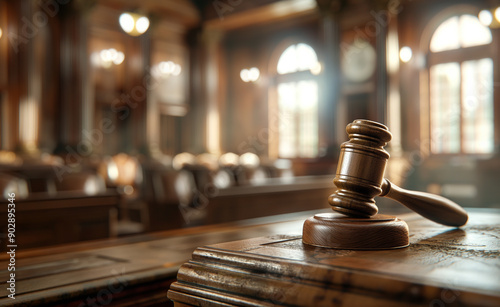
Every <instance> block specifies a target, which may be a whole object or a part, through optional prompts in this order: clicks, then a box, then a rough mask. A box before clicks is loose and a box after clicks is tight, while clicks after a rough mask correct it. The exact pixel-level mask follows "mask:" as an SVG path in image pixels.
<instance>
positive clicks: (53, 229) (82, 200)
mask: <svg viewBox="0 0 500 307" xmlns="http://www.w3.org/2000/svg"><path fill="white" fill-rule="evenodd" d="M13 202H14V204H15V226H16V227H15V236H16V243H17V244H19V245H20V246H22V248H25V249H26V248H34V247H41V246H49V245H57V244H64V243H72V242H79V241H84V240H96V239H104V238H109V237H113V236H115V229H116V223H117V214H116V210H117V207H118V202H119V196H118V194H116V193H114V192H112V191H107V192H105V193H99V194H95V195H87V194H85V193H83V192H73V191H71V192H70V191H60V192H57V193H56V194H53V195H49V194H47V193H34V194H31V195H30V196H29V197H28V198H25V199H14V201H13ZM8 204H9V201H8V199H6V198H5V199H2V200H0V220H1V221H2V222H1V223H0V236H1V237H0V239H1V240H2V241H4V240H5V239H6V238H7V232H8V229H7V226H8V225H7V223H6V222H7V217H8V212H7V211H8V208H10V207H8ZM6 249H7V247H6V245H5V244H2V245H0V251H4V250H6Z"/></svg>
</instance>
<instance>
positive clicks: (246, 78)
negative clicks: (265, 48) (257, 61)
mask: <svg viewBox="0 0 500 307" xmlns="http://www.w3.org/2000/svg"><path fill="white" fill-rule="evenodd" d="M259 77H260V71H259V69H258V68H257V67H252V68H249V69H246V68H245V69H242V70H241V71H240V78H241V80H243V82H255V81H257V80H258V79H259Z"/></svg>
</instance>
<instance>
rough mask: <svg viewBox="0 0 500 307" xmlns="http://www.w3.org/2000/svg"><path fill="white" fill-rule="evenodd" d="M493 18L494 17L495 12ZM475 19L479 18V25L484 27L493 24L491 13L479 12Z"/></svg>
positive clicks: (486, 11)
mask: <svg viewBox="0 0 500 307" xmlns="http://www.w3.org/2000/svg"><path fill="white" fill-rule="evenodd" d="M495 16H496V11H495ZM477 17H478V18H479V21H480V22H481V24H483V25H484V26H489V25H491V23H492V22H493V15H491V12H490V11H488V10H482V11H481V12H479V14H478V15H477Z"/></svg>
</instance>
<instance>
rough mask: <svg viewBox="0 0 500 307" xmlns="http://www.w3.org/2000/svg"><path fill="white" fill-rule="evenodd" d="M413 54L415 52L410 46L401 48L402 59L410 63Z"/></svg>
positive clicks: (400, 55)
mask: <svg viewBox="0 0 500 307" xmlns="http://www.w3.org/2000/svg"><path fill="white" fill-rule="evenodd" d="M412 56H413V52H412V51H411V48H410V47H408V46H404V47H402V48H401V50H399V58H400V59H401V61H402V62H404V63H408V62H409V61H410V60H411V58H412Z"/></svg>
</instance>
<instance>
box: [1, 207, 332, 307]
mask: <svg viewBox="0 0 500 307" xmlns="http://www.w3.org/2000/svg"><path fill="white" fill-rule="evenodd" d="M328 211H331V210H330V209H328ZM318 212H320V211H318V210H314V211H306V212H299V213H292V214H283V215H279V216H270V217H264V218H257V219H250V220H244V221H238V222H232V223H225V224H219V225H212V226H202V227H193V228H184V229H178V230H169V231H163V232H155V233H148V234H144V235H140V236H132V237H126V238H117V239H108V240H99V241H90V242H83V243H76V244H65V245H58V246H53V247H50V248H39V249H25V248H23V246H22V245H21V244H19V245H18V248H17V250H16V272H15V273H16V299H15V300H12V299H9V298H7V295H8V294H9V292H8V291H7V289H6V288H7V287H0V306H95V305H92V304H93V303H92V302H94V303H95V304H97V306H168V305H169V302H170V300H169V299H168V298H167V296H166V292H167V290H168V288H169V286H170V284H171V283H172V282H173V281H175V277H176V275H177V271H178V269H179V267H180V266H181V265H182V264H183V263H185V262H186V261H188V260H189V259H190V257H191V254H192V252H193V250H194V249H195V248H196V247H198V246H202V245H207V244H215V243H220V242H227V241H233V240H241V239H245V238H252V237H259V236H265V235H269V234H279V233H292V234H297V235H298V234H300V233H301V229H302V224H303V222H304V220H305V219H306V218H307V217H308V216H311V215H314V214H315V213H318ZM8 262H9V255H8V254H7V253H1V254H0V281H1V282H3V283H4V286H5V285H6V284H5V282H6V281H7V280H8V274H9V273H10V272H9V271H7V267H8ZM108 294H110V296H107V295H108ZM97 299H100V301H99V300H97ZM170 304H171V302H170Z"/></svg>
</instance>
